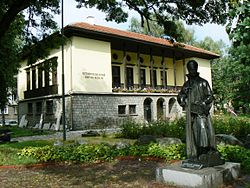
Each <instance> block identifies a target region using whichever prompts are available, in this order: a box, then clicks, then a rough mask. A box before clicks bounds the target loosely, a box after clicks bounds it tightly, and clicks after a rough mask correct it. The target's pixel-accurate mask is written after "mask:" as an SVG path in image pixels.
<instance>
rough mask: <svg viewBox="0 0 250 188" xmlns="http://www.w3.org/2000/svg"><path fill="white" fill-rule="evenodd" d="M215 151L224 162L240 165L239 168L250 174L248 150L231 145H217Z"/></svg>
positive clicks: (249, 153)
mask: <svg viewBox="0 0 250 188" xmlns="http://www.w3.org/2000/svg"><path fill="white" fill-rule="evenodd" d="M217 150H218V151H219V153H220V154H221V157H222V158H223V159H225V160H226V161H231V162H237V163H241V168H242V169H243V170H245V171H247V172H248V173H249V172H250V150H248V149H246V148H243V147H240V146H231V145H218V146H217Z"/></svg>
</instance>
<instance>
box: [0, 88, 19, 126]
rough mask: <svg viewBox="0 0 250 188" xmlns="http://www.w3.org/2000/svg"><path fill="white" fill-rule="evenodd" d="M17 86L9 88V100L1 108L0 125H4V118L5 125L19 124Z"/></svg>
mask: <svg viewBox="0 0 250 188" xmlns="http://www.w3.org/2000/svg"><path fill="white" fill-rule="evenodd" d="M17 111H18V106H17V98H16V88H15V89H13V88H9V90H8V102H7V104H6V106H5V108H4V110H3V112H1V110H0V126H1V125H3V119H4V121H5V125H17V114H18V112H17Z"/></svg>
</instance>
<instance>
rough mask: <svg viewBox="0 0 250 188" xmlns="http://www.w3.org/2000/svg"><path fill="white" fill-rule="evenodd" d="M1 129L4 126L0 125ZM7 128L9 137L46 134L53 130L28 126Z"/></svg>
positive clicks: (51, 132)
mask: <svg viewBox="0 0 250 188" xmlns="http://www.w3.org/2000/svg"><path fill="white" fill-rule="evenodd" d="M1 129H6V127H0V130H1ZM7 129H8V130H9V131H10V132H11V138H16V137H23V136H34V135H48V134H53V133H54V131H49V130H35V129H30V128H20V127H17V126H9V127H8V128H7Z"/></svg>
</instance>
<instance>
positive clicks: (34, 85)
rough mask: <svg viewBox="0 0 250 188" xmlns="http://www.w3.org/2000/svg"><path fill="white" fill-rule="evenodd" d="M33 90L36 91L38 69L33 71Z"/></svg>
mask: <svg viewBox="0 0 250 188" xmlns="http://www.w3.org/2000/svg"><path fill="white" fill-rule="evenodd" d="M32 89H36V68H33V69H32Z"/></svg>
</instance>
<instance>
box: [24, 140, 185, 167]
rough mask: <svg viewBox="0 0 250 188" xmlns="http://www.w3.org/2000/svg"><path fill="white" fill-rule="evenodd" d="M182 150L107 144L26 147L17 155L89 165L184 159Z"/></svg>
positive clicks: (154, 145)
mask: <svg viewBox="0 0 250 188" xmlns="http://www.w3.org/2000/svg"><path fill="white" fill-rule="evenodd" d="M184 148H185V146H184V145H183V144H181V145H170V146H167V147H162V146H159V145H158V144H150V145H145V146H138V145H132V146H127V147H125V148H120V149H117V148H116V147H115V146H111V145H108V144H95V145H66V146H60V147H56V146H44V147H27V148H24V149H22V150H21V152H20V153H19V155H20V156H22V157H30V158H34V159H37V160H39V161H41V162H48V161H69V162H81V163H83V162H84V163H89V162H96V161H100V160H101V161H109V160H112V159H114V158H116V157H121V156H136V157H158V158H162V159H166V160H177V159H184V156H185V152H184V151H185V149H184Z"/></svg>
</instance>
